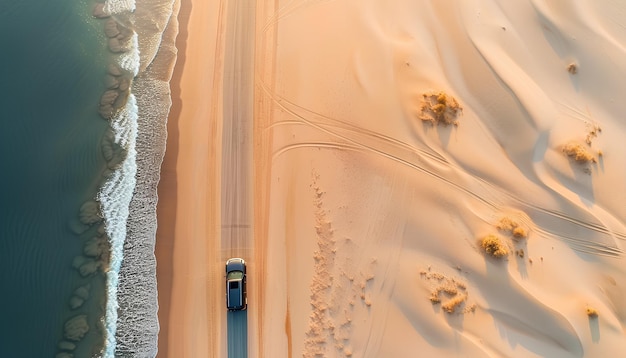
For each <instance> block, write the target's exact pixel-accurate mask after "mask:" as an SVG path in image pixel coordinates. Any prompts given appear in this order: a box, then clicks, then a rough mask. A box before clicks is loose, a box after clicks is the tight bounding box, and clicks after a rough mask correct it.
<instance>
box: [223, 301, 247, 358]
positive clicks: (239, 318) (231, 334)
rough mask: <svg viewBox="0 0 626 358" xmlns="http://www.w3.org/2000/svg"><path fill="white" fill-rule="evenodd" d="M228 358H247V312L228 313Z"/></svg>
mask: <svg viewBox="0 0 626 358" xmlns="http://www.w3.org/2000/svg"><path fill="white" fill-rule="evenodd" d="M226 315H227V317H228V319H227V322H228V323H227V324H228V358H248V311H247V310H245V311H229V312H228V313H227V314H226Z"/></svg>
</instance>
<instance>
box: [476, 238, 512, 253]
mask: <svg viewBox="0 0 626 358" xmlns="http://www.w3.org/2000/svg"><path fill="white" fill-rule="evenodd" d="M481 246H482V248H483V249H484V250H485V252H486V253H487V254H489V255H491V256H493V257H495V258H502V257H505V256H507V255H508V254H509V250H507V248H506V246H505V245H504V244H503V243H502V241H501V240H500V238H498V237H497V236H494V235H487V236H485V237H484V238H483V239H482V241H481Z"/></svg>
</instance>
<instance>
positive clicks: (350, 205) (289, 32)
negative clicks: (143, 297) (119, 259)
mask: <svg viewBox="0 0 626 358" xmlns="http://www.w3.org/2000/svg"><path fill="white" fill-rule="evenodd" d="M625 11H626V5H624V4H619V3H617V2H612V3H598V2H585V1H576V2H567V3H565V2H562V3H555V2H552V1H539V0H532V1H516V2H507V1H463V2H461V1H459V2H447V1H446V2H441V1H434V2H426V1H417V2H416V1H407V0H397V1H392V2H384V3H383V2H363V1H357V0H349V1H342V2H338V1H300V2H292V1H278V2H258V4H257V21H256V26H257V40H256V55H255V57H256V67H255V69H256V70H255V78H256V80H255V86H256V92H255V104H256V107H255V153H254V158H255V180H254V181H255V187H254V197H255V238H254V240H255V248H254V253H255V259H254V262H255V269H256V270H255V272H251V280H250V282H249V284H250V286H251V289H252V290H253V292H254V294H253V296H252V297H250V301H249V304H250V305H251V307H254V310H253V311H250V312H255V317H254V318H251V322H254V323H253V324H254V325H255V327H254V328H252V331H253V332H255V335H256V336H255V337H254V338H251V341H252V342H256V343H255V344H254V346H251V347H250V349H249V351H250V352H251V353H250V356H255V357H256V356H258V357H292V356H300V355H302V356H305V357H315V356H327V357H335V356H336V357H339V356H347V357H349V356H353V357H414V356H438V357H445V356H459V355H461V356H471V357H483V356H493V357H499V356H512V357H528V356H541V357H580V356H589V357H591V356H613V355H614V354H615V352H620V351H624V350H625V349H626V343H625V342H626V340H624V338H625V333H624V324H625V323H626V309H625V308H624V306H623V304H622V302H623V301H624V298H625V294H626V291H625V288H624V287H626V286H625V285H626V281H625V280H624V277H626V275H625V274H626V261H625V259H624V240H626V225H625V219H626V206H625V205H624V202H626V190H623V189H624V183H626V167H625V166H624V162H625V161H624V160H625V157H626V149H625V148H626V147H624V145H623V144H622V138H623V137H624V135H625V134H626V128H625V126H624V121H623V120H622V118H621V116H622V114H623V113H624V110H625V108H624V102H623V101H621V100H620V97H619V95H620V94H621V93H625V90H626V88H625V85H624V83H623V81H620V80H619V79H620V78H621V75H623V74H624V73H625V72H626V62H625V61H623V59H624V53H625V49H626V30H625V29H626V27H625V26H624V21H625V20H624V17H623V16H620V14H622V15H623V14H624V12H625ZM192 16H193V12H192ZM198 28H200V27H198ZM192 32H193V29H192V28H190V30H189V33H190V35H189V37H188V40H189V41H190V42H188V43H187V44H186V46H187V52H188V53H187V55H189V54H193V53H195V52H193V51H192V49H193V48H194V46H196V48H201V46H202V45H201V44H200V43H199V42H196V43H193V42H191V40H192V39H196V40H194V41H199V40H198V38H197V37H193V36H191V33H192ZM216 37H217V36H216ZM217 38H219V37H217ZM218 50H219V49H218ZM218 50H216V51H218ZM218 53H219V51H218ZM188 61H190V62H186V63H187V65H186V66H190V64H193V63H194V62H193V61H191V60H188ZM185 68H186V69H185V71H200V72H202V71H203V70H201V69H198V68H193V69H189V70H187V68H191V67H185ZM216 68H219V66H217V67H213V66H210V68H208V69H207V71H209V70H210V71H211V72H210V73H211V75H213V72H212V71H214V69H216ZM189 73H191V72H189ZM192 77H193V76H189V77H187V75H183V79H185V78H187V79H186V80H185V81H182V82H181V84H182V85H183V86H188V88H192V86H193V85H192V81H191V80H190V78H192ZM218 77H219V76H218ZM215 88H219V86H218V87H213V88H212V89H211V91H212V90H215ZM195 91H198V90H197V89H195ZM207 91H209V90H207ZM181 93H184V91H181ZM194 93H195V92H194ZM207 93H209V94H211V93H212V92H210V91H209V92H207ZM442 94H443V97H441V95H442ZM195 95H196V94H194V96H195ZM212 96H216V95H215V93H213V94H212ZM425 96H426V97H425ZM218 97H219V96H217V97H213V98H218ZM181 102H182V103H183V107H184V105H185V97H184V96H182V97H181ZM455 103H456V104H455ZM456 105H458V110H455V109H453V107H454V106H456ZM185 113H187V112H185ZM204 113H205V112H204ZM438 116H439V117H438ZM212 118H213V117H212ZM425 118H426V120H425ZM437 118H448V119H449V120H445V121H440V120H437ZM218 120H219V119H218ZM443 122H447V123H443ZM181 128H187V127H184V126H181ZM185 133H186V132H183V131H181V132H180V133H179V135H180V136H179V139H178V140H179V142H180V143H183V142H184V140H185V138H184V136H185V135H188V136H190V137H189V138H195V137H192V136H191V134H189V133H187V134H185ZM207 138H208V137H207ZM205 157H206V156H204V157H198V158H199V160H201V159H202V158H205ZM204 160H206V158H205V159H204ZM197 165H199V163H198V162H197V161H195V162H193V166H194V167H195V166H197ZM180 168H182V166H181V165H180V164H179V166H178V169H177V170H180ZM179 175H181V176H182V175H183V174H182V172H181V174H179ZM181 184H182V182H179V185H181ZM222 185H224V184H223V183H222ZM179 190H180V189H179ZM196 190H201V189H196ZM196 195H198V194H197V193H196ZM198 196H199V195H198ZM184 203H185V201H184V200H183V198H182V196H179V198H178V202H177V207H178V209H177V210H178V211H177V212H178V214H177V215H179V217H183V216H184V210H185V209H182V206H183V205H184ZM503 220H504V221H503ZM489 235H492V236H493V237H495V238H497V241H498V242H499V245H501V247H500V249H501V251H499V254H497V255H494V254H493V253H494V250H492V249H491V247H492V246H489V245H483V244H482V242H481V240H482V239H483V238H485V237H488V236H489ZM217 237H219V236H217ZM176 240H178V238H177V239H176ZM176 245H177V244H176V243H175V246H176ZM217 246H219V245H217ZM181 247H182V246H181ZM185 247H186V246H185ZM487 248H489V249H487ZM222 249H225V248H222ZM180 255H181V254H180V253H178V252H177V253H176V254H175V259H174V268H179V269H181V270H186V269H184V267H187V266H186V265H187V264H186V263H180V262H182V261H180V260H181V258H180V257H181V256H180ZM183 256H184V255H183ZM177 262H179V263H177ZM177 265H178V266H177ZM160 272H161V271H160ZM185 272H187V271H185ZM173 282H174V284H173V287H188V286H189V282H188V283H187V284H185V283H184V282H185V277H182V276H176V271H174V275H173ZM185 285H186V286H185ZM209 285H211V284H209ZM209 289H213V290H222V287H221V284H220V281H219V280H218V281H217V284H215V286H214V287H209ZM188 292H191V291H188ZM203 292H204V291H203ZM220 292H221V291H220ZM172 297H173V299H172V301H171V304H170V305H169V310H170V312H169V317H170V320H171V322H174V321H176V326H177V327H180V326H181V325H185V324H188V325H189V327H191V328H190V329H193V327H201V328H202V330H203V331H205V330H206V331H208V332H211V329H210V328H205V326H204V323H203V324H199V323H194V322H193V320H191V319H187V321H185V319H183V318H180V317H182V316H177V314H176V312H183V313H186V314H187V313H188V312H190V311H193V307H190V305H191V306H193V305H194V304H198V305H202V304H206V302H207V301H206V300H205V299H197V300H196V299H192V298H189V299H187V300H186V301H185V302H186V303H184V304H182V302H183V301H182V300H181V297H182V296H180V295H177V294H173V296H172ZM198 297H199V296H198ZM183 306H184V307H183ZM588 312H589V313H590V314H588ZM594 312H595V313H594ZM184 321H185V322H184ZM216 324H217V323H216ZM175 337H177V336H175V335H174V334H171V337H170V338H169V339H168V341H167V342H168V346H169V348H168V349H169V352H183V351H184V350H183V348H182V346H181V347H179V348H176V347H175V346H176V345H177V344H179V345H187V344H191V343H190V341H189V340H183V339H174V338H175ZM212 337H218V335H217V334H215V335H213V336H212ZM161 339H163V338H161ZM220 339H224V337H221V338H220ZM198 346H199V347H203V348H206V347H205V346H204V345H200V344H199V345H198ZM221 347H222V348H223V346H221ZM198 349H199V348H198Z"/></svg>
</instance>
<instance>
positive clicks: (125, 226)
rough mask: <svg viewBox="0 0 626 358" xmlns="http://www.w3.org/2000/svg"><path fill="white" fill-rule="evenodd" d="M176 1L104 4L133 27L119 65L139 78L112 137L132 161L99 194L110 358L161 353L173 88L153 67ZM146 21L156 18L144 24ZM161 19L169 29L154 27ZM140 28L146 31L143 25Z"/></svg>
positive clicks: (114, 122) (127, 160)
mask: <svg viewBox="0 0 626 358" xmlns="http://www.w3.org/2000/svg"><path fill="white" fill-rule="evenodd" d="M174 1H175V0H138V1H137V4H136V3H135V1H129V0H107V1H106V4H105V11H106V12H107V13H109V14H112V15H114V17H115V18H116V19H118V20H120V21H121V22H122V23H124V24H131V25H132V26H131V27H130V28H133V30H134V33H133V35H132V38H131V44H132V48H131V50H130V51H128V52H124V53H121V54H119V55H117V62H118V65H119V66H120V67H121V68H122V69H124V70H125V71H127V72H129V73H131V74H132V75H133V76H135V77H136V78H135V80H134V81H133V84H132V88H131V95H130V96H129V99H128V102H127V104H126V105H125V107H124V108H123V110H122V111H121V112H120V113H119V115H118V116H116V117H115V118H114V119H112V120H111V128H112V130H113V134H114V139H113V140H114V142H115V143H116V144H117V145H119V146H120V147H121V148H122V149H123V150H124V151H125V152H126V153H127V156H126V158H125V160H124V161H123V163H122V164H121V165H120V166H119V167H118V168H117V169H116V170H114V171H113V173H111V175H110V177H109V178H108V180H107V181H106V183H105V184H104V186H103V187H102V188H101V190H100V193H99V197H98V199H99V200H100V202H101V209H102V213H103V216H104V220H105V226H106V233H107V235H108V237H109V240H110V246H111V259H110V267H109V270H108V272H107V274H106V275H107V303H106V313H105V317H104V321H105V322H104V325H105V330H106V332H105V346H104V351H103V356H104V357H118V356H121V357H154V356H155V355H156V352H157V336H158V330H159V325H158V320H157V310H158V301H157V288H156V260H155V257H154V244H155V239H156V226H157V223H156V203H157V196H156V187H157V184H158V181H159V175H160V164H161V162H162V161H163V155H164V152H165V139H166V135H167V133H166V121H167V115H168V112H169V107H170V105H171V98H170V89H169V83H168V82H166V81H162V80H159V78H163V74H159V73H156V72H154V71H153V70H152V69H151V68H150V67H149V66H148V65H149V63H151V62H152V60H153V59H154V55H155V54H156V53H157V50H158V45H159V44H161V41H160V38H161V36H162V34H163V29H164V28H165V25H167V21H169V19H170V15H172V11H173V3H174ZM136 6H137V7H138V11H137V12H135V7H136ZM131 12H135V13H134V14H131ZM168 12H169V13H168ZM175 15H176V14H174V15H173V16H175ZM138 16H141V17H142V18H141V19H138ZM145 17H150V18H149V19H148V20H147V21H140V20H146V18H145ZM163 21H166V22H165V24H163V23H160V26H154V24H155V23H158V22H163ZM141 24H146V26H145V27H140V26H141ZM175 25H176V23H175ZM138 26H139V27H138ZM138 34H140V35H138ZM169 41H170V43H168V46H172V47H173V43H171V42H172V41H173V39H171V38H170V40H169ZM155 44H156V45H155ZM140 52H141V53H143V52H145V53H146V57H148V58H149V59H146V58H141V56H140ZM166 58H170V59H171V58H174V57H172V56H169V57H168V56H166ZM142 61H143V62H144V65H143V66H142V65H141V62H142ZM156 67H159V66H156ZM162 67H163V66H162V65H161V67H160V68H162ZM155 71H156V70H155Z"/></svg>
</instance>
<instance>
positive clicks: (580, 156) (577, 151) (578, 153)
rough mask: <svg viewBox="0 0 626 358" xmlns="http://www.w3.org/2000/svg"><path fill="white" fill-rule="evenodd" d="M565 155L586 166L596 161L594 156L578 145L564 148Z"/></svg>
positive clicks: (570, 144) (574, 144) (572, 144)
mask: <svg viewBox="0 0 626 358" xmlns="http://www.w3.org/2000/svg"><path fill="white" fill-rule="evenodd" d="M563 153H565V154H566V155H567V156H568V157H570V158H573V159H574V160H575V161H576V162H577V163H581V164H586V163H589V162H594V163H595V161H596V158H594V156H593V154H591V153H589V151H587V149H586V148H585V147H583V146H582V145H580V144H578V143H569V144H567V145H565V146H564V147H563Z"/></svg>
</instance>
